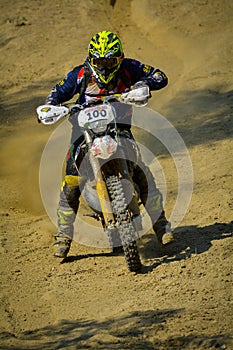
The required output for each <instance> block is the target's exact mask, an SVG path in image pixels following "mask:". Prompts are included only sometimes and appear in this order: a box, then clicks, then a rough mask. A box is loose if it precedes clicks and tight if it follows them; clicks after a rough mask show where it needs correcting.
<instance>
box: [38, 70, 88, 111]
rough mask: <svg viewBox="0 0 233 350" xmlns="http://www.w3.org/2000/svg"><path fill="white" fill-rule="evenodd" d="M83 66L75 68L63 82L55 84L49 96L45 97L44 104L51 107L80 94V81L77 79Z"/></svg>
mask: <svg viewBox="0 0 233 350" xmlns="http://www.w3.org/2000/svg"><path fill="white" fill-rule="evenodd" d="M82 67H83V66H77V67H75V68H74V69H73V70H72V71H70V72H69V73H68V74H67V76H66V78H65V79H64V80H61V81H60V82H59V83H57V84H56V85H55V86H54V87H53V88H52V90H51V91H50V93H49V95H48V96H47V98H46V100H45V103H46V104H52V105H59V104H61V103H64V102H66V101H69V100H70V99H72V97H73V96H74V95H76V94H77V93H79V92H80V88H81V80H82V79H78V75H79V72H80V70H81V69H82Z"/></svg>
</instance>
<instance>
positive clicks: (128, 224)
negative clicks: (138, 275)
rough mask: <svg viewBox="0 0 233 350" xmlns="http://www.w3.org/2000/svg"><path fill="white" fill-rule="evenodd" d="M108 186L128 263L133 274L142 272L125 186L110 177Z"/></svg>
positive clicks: (113, 177)
mask: <svg viewBox="0 0 233 350" xmlns="http://www.w3.org/2000/svg"><path fill="white" fill-rule="evenodd" d="M106 184H107V187H108V191H109V196H110V200H111V204H112V208H113V212H114V216H115V218H116V220H117V227H118V232H119V236H120V240H121V243H122V247H123V250H124V255H125V260H126V263H127V265H128V268H129V270H130V271H131V272H140V271H141V268H142V264H141V260H140V256H139V253H138V248H137V244H136V237H135V229H134V226H133V223H132V220H131V216H130V213H129V211H128V208H127V203H126V200H125V195H124V189H123V186H122V184H121V181H120V179H119V178H118V177H117V176H110V177H109V178H108V179H107V181H106Z"/></svg>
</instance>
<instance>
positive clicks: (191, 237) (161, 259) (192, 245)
mask: <svg viewBox="0 0 233 350" xmlns="http://www.w3.org/2000/svg"><path fill="white" fill-rule="evenodd" d="M232 234H233V221H231V222H230V223H215V224H213V225H209V226H204V227H199V226H195V225H191V226H182V227H178V228H177V229H175V230H174V238H175V242H174V243H173V244H171V245H168V246H167V247H163V248H161V247H160V246H159V245H158V242H157V240H156V237H155V235H154V234H146V235H145V236H143V237H141V239H140V245H139V247H140V255H141V256H142V257H143V259H144V261H145V263H146V262H147V261H152V262H153V264H152V265H151V266H150V267H149V266H148V269H153V268H155V267H156V266H158V265H160V264H162V263H169V262H172V261H179V260H185V259H187V258H189V257H190V256H191V255H192V254H201V253H203V252H205V251H208V250H209V249H210V247H211V246H212V241H213V240H220V239H226V238H228V237H232Z"/></svg>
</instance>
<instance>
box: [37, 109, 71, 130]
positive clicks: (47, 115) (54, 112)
mask: <svg viewBox="0 0 233 350" xmlns="http://www.w3.org/2000/svg"><path fill="white" fill-rule="evenodd" d="M36 111H37V115H38V121H39V122H42V123H43V124H45V125H50V124H54V123H56V122H57V121H58V120H59V119H61V118H62V117H64V116H66V115H67V114H68V113H69V109H68V108H67V107H65V106H53V105H42V106H39V107H37V109H36Z"/></svg>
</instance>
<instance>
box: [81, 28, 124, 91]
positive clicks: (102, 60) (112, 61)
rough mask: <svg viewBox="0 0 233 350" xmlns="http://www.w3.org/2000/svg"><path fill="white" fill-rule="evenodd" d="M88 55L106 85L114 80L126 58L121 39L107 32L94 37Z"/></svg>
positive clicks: (92, 65)
mask: <svg viewBox="0 0 233 350" xmlns="http://www.w3.org/2000/svg"><path fill="white" fill-rule="evenodd" d="M88 54H89V56H88V60H89V63H90V65H91V67H92V68H93V70H94V71H95V73H96V74H97V76H98V78H99V80H100V82H101V83H104V84H108V83H109V82H110V81H111V80H112V79H113V77H114V76H115V74H116V72H117V71H118V69H119V68H120V65H121V61H122V59H123V57H124V53H123V50H122V45H121V42H120V40H119V38H118V37H117V36H116V34H114V33H112V32H108V31H106V30H104V31H102V32H99V33H97V34H96V35H94V36H93V38H92V39H91V41H90V43H89V46H88Z"/></svg>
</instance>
